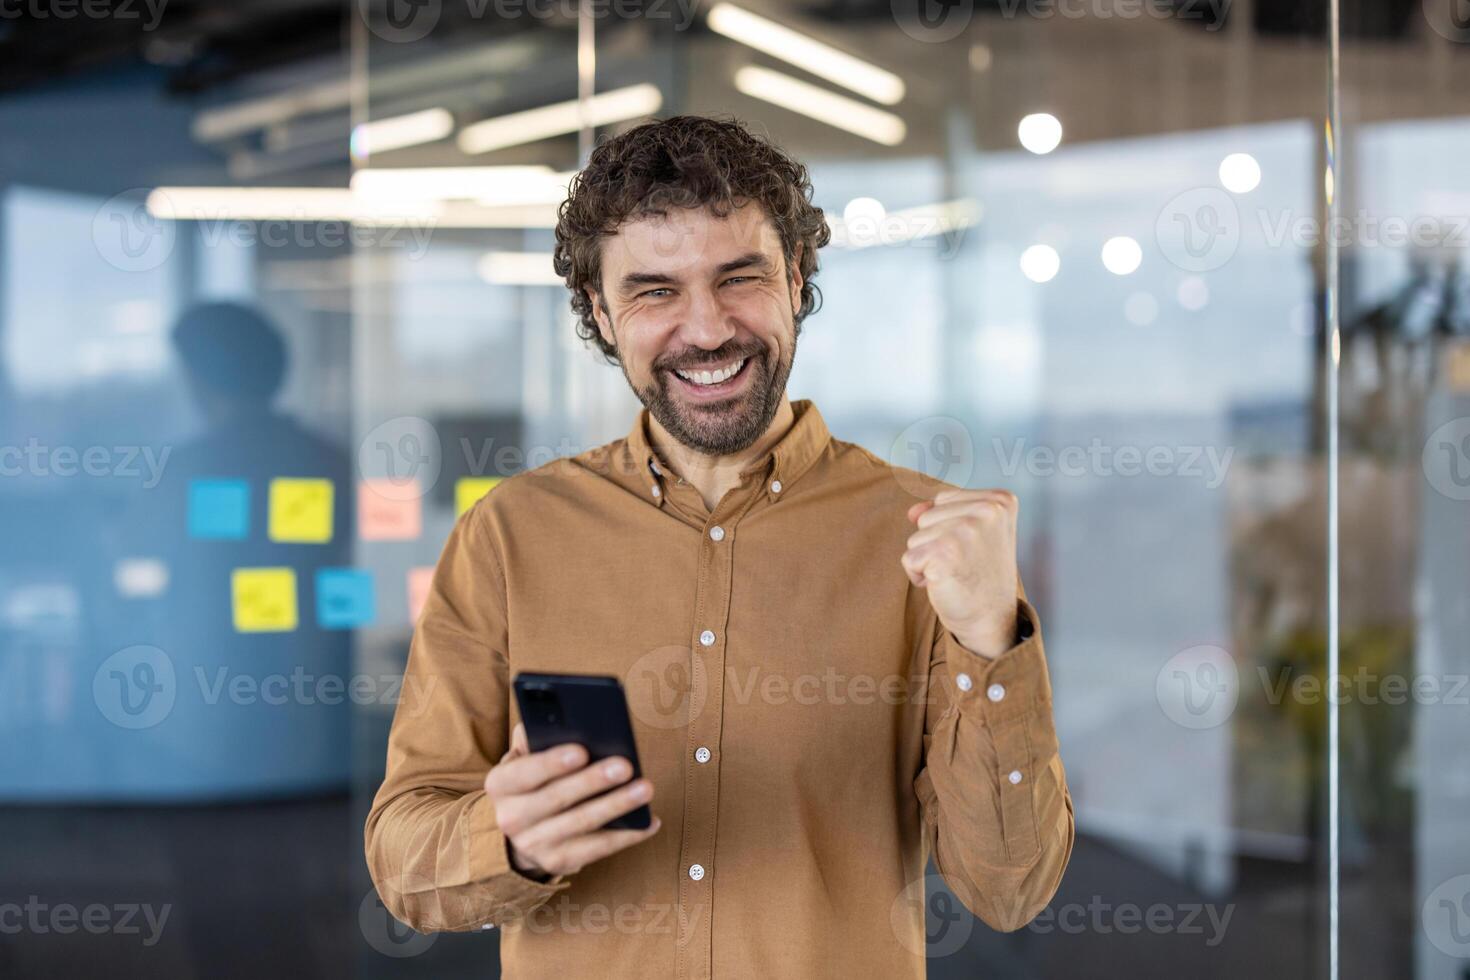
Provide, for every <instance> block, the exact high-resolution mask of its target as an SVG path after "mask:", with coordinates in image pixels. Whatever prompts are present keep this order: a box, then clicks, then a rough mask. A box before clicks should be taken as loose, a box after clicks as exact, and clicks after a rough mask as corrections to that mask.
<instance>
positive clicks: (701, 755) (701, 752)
mask: <svg viewBox="0 0 1470 980" xmlns="http://www.w3.org/2000/svg"><path fill="white" fill-rule="evenodd" d="M694 761H695V762H698V763H699V764H701V765H703V764H704V763H706V762H708V761H709V749H707V748H705V747H704V746H703V745H701V746H700V747H699V748H697V749H695V750H694Z"/></svg>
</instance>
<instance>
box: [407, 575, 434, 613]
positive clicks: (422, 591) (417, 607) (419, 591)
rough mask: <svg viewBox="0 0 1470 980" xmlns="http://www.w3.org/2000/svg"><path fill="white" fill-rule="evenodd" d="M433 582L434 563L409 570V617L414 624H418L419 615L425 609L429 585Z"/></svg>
mask: <svg viewBox="0 0 1470 980" xmlns="http://www.w3.org/2000/svg"><path fill="white" fill-rule="evenodd" d="M433 584H434V567H433V566H432V565H429V566H426V567H422V568H410V569H409V570H408V618H409V620H410V621H411V622H412V623H414V625H418V621H419V616H420V614H422V613H423V611H424V603H425V602H428V601H429V587H430V586H431V585H433Z"/></svg>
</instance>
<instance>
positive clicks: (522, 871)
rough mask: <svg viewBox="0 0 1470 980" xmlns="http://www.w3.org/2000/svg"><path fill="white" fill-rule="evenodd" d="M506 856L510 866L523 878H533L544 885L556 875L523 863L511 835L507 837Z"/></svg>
mask: <svg viewBox="0 0 1470 980" xmlns="http://www.w3.org/2000/svg"><path fill="white" fill-rule="evenodd" d="M505 857H506V860H508V861H509V862H510V867H511V870H512V871H514V872H515V873H516V874H518V875H520V876H521V877H523V878H529V879H531V880H532V881H534V882H536V883H537V884H540V885H544V884H546V883H547V882H548V881H550V880H551V879H552V878H554V877H555V875H551V874H547V873H546V872H544V871H541V870H538V869H535V868H532V867H530V866H529V865H527V864H525V863H523V862H522V861H521V859H520V855H518V854H517V853H516V848H515V845H514V844H512V843H511V842H510V838H509V837H507V838H506V839H505Z"/></svg>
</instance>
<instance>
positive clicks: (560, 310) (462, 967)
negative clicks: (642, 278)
mask: <svg viewBox="0 0 1470 980" xmlns="http://www.w3.org/2000/svg"><path fill="white" fill-rule="evenodd" d="M1455 13H1456V12H1455V11H1454V10H1453V9H1452V7H1451V5H1450V4H1449V3H1446V4H1445V5H1444V8H1443V9H1441V7H1440V6H1438V5H1436V3H1435V2H1434V0H1426V2H1425V3H1424V4H1419V3H1417V2H1407V0H1406V2H1402V3H1394V4H1388V5H1386V6H1385V5H1379V4H1374V5H1371V6H1370V5H1369V4H1368V3H1367V2H1366V0H1365V2H1363V3H1352V4H1345V5H1344V6H1343V7H1342V9H1341V10H1337V9H1336V7H1335V6H1334V5H1333V4H1330V3H1329V2H1328V0H1290V2H1281V3H1267V2H1264V0H1235V2H1233V3H1232V2H1229V0H1218V2H1217V0H1203V2H1192V0H1148V2H1140V3H1126V2H1123V0H1118V2H1111V0H1082V2H1069V0H1055V2H1053V0H1045V2H1043V0H1014V2H1007V0H995V2H982V3H971V2H968V0H967V2H963V3H952V4H947V5H942V6H937V5H933V4H929V3H927V2H925V0H891V2H867V0H843V2H840V3H838V2H818V0H813V2H808V3H799V4H780V5H776V4H769V3H756V2H749V3H747V2H743V0H742V2H741V3H739V4H731V3H723V2H721V3H709V4H690V3H681V2H672V3H654V2H648V3H630V4H625V5H623V4H599V3H594V2H590V0H585V2H583V3H581V4H580V5H579V4H578V3H570V2H569V3H535V2H532V0H527V2H526V3H515V4H512V3H496V4H477V3H460V2H458V0H443V2H439V0H434V2H429V3H418V4H411V5H410V4H401V3H398V2H397V0H361V2H358V3H354V4H353V5H351V9H350V10H349V11H347V12H346V13H341V12H340V11H339V14H341V23H340V25H338V26H340V32H339V33H340V44H339V46H338V47H336V48H334V49H333V50H331V51H328V52H324V53H320V54H318V55H315V56H313V57H298V58H294V59H290V58H285V59H282V63H280V64H276V63H272V62H271V61H270V60H269V59H265V60H263V61H261V62H259V63H257V64H255V65H254V66H253V67H252V68H251V70H249V71H247V72H243V73H242V74H241V75H240V76H239V77H232V78H226V79H225V80H222V81H219V82H217V83H214V84H211V85H209V86H204V87H201V88H200V89H199V90H198V91H195V92H192V93H187V94H183V95H181V94H180V93H179V92H178V91H177V90H176V87H173V88H171V87H170V83H169V79H168V78H167V77H165V75H164V73H162V72H161V71H160V70H159V68H158V66H157V65H155V66H154V67H151V68H132V69H128V70H122V69H117V70H111V69H109V70H108V71H107V72H105V73H104V72H100V71H96V70H94V71H91V72H89V73H84V74H81V75H76V76H73V77H71V78H70V79H69V80H67V81H65V82H58V83H54V84H50V85H46V86H29V87H17V88H16V89H15V90H14V91H0V133H4V134H5V135H4V136H3V137H0V138H3V140H4V141H5V143H6V144H7V145H6V147H5V148H6V149H7V150H9V149H12V148H13V149H14V151H15V152H6V153H0V452H3V453H4V454H5V455H4V456H0V465H3V466H4V467H5V468H4V470H3V471H0V474H3V478H0V495H3V497H0V522H3V523H4V524H5V531H6V535H5V540H6V541H7V542H8V545H7V548H6V552H5V558H4V560H3V562H0V679H3V683H0V730H3V731H4V733H5V743H6V745H7V746H13V747H14V749H15V750H14V751H10V752H6V753H3V754H0V807H3V809H0V831H3V832H4V839H5V840H6V843H5V844H4V845H0V847H3V853H4V855H5V864H6V867H7V871H8V872H10V873H9V875H7V880H9V881H11V882H12V883H13V886H14V893H15V894H16V895H20V896H22V904H23V903H24V901H25V900H26V899H25V897H26V896H36V904H38V906H39V907H40V908H41V909H42V912H40V913H38V915H40V918H39V919H38V920H37V921H42V922H49V921H51V918H47V917H48V916H51V917H52V918H54V915H53V912H54V910H55V909H57V908H68V907H74V908H77V909H81V908H85V907H87V906H88V905H91V904H101V905H104V906H106V907H107V908H108V909H110V910H115V909H117V908H119V907H121V906H123V905H127V904H133V905H137V906H139V908H140V909H141V910H142V912H148V913H151V916H152V918H151V920H150V918H149V916H148V915H144V914H142V913H141V912H140V914H139V920H138V921H139V923H140V927H141V934H138V933H130V932H125V931H122V930H121V929H120V928H107V929H103V930H100V931H98V932H95V933H94V932H91V931H88V930H75V931H73V932H71V933H65V934H63V933H61V931H60V930H57V929H55V928H48V929H40V930H38V929H35V928H28V929H23V930H22V931H21V932H20V933H19V934H15V933H9V932H6V931H4V930H0V966H4V967H14V968H15V969H16V971H17V972H16V975H17V976H26V975H32V974H35V975H44V974H47V973H56V972H58V971H59V972H63V973H64V972H72V973H79V972H86V971H87V970H88V968H92V969H96V968H97V966H98V965H100V964H107V965H108V967H109V968H110V969H112V970H114V971H116V972H119V973H120V975H124V976H132V975H139V976H144V975H147V976H173V975H191V974H195V973H198V974H207V975H211V976H215V975H223V976H229V975H235V974H238V975H240V976H257V975H260V974H261V973H262V972H265V971H267V970H277V971H289V972H290V973H293V974H301V975H306V976H362V977H389V976H393V977H410V976H412V977H435V978H444V977H458V976H464V977H470V976H474V977H484V976H494V975H498V971H497V970H496V967H495V964H496V962H497V949H496V947H497V942H498V937H497V935H496V933H495V932H494V931H493V930H492V931H487V932H484V933H481V934H475V935H462V934H443V935H433V936H419V935H417V934H414V933H412V932H410V931H408V930H407V929H406V927H404V926H402V925H401V924H399V923H396V922H395V921H393V919H392V918H391V916H389V915H388V913H387V912H386V911H385V910H384V909H383V907H382V905H381V903H380V902H379V901H378V899H377V896H376V893H375V891H374V889H373V887H372V883H371V882H370V881H369V879H368V876H367V871H366V867H365V866H364V864H363V860H362V856H361V855H362V848H361V843H362V840H361V835H362V826H363V822H364V820H365V817H366V814H367V808H368V805H369V804H370V802H371V799H372V796H373V794H374V792H375V791H376V789H377V786H378V784H379V782H380V781H381V779H382V774H383V765H384V749H385V745H386V738H387V732H388V726H389V724H390V722H391V719H392V713H393V708H394V705H395V704H396V702H397V700H398V697H399V695H400V693H401V692H400V678H401V672H402V670H403V667H404V663H405V660H406V657H407V653H408V647H409V641H410V638H411V635H412V628H413V622H414V620H415V618H416V615H417V612H418V607H419V604H420V603H421V602H422V601H423V596H424V594H425V592H426V590H427V586H428V575H429V574H430V572H431V571H432V568H433V565H434V562H435V560H436V558H437V556H438V553H439V549H440V547H441V546H442V544H443V541H444V539H445V537H446V535H447V534H448V532H449V530H450V528H451V527H452V525H453V523H454V521H455V520H456V518H457V517H458V515H459V514H461V513H463V511H464V510H465V509H466V508H467V507H468V506H469V505H470V504H472V503H473V502H474V501H475V500H477V499H478V498H479V497H480V496H481V495H483V494H484V493H486V492H488V490H489V489H490V488H491V487H493V485H494V483H495V481H496V480H497V479H499V478H503V477H505V476H508V475H510V474H513V473H515V472H518V471H520V470H523V469H529V468H534V467H535V466H538V465H540V464H542V463H544V462H546V461H548V460H549V459H552V458H554V457H557V456H563V455H571V454H575V453H578V452H582V451H583V450H585V449H588V448H591V447H594V446H598V445H601V444H603V443H605V442H607V441H609V440H612V439H616V438H619V437H621V436H622V435H624V434H625V433H626V432H627V430H628V427H629V425H630V424H631V422H632V419H633V417H634V414H635V412H636V410H637V409H638V407H639V404H638V402H637V400H636V399H635V398H634V396H633V395H632V393H631V392H630V391H629V389H628V386H627V384H626V381H625V379H624V378H623V376H622V373H621V372H620V371H619V370H618V369H617V367H615V366H610V365H607V364H605V363H603V362H602V360H601V358H600V357H598V356H597V354H596V353H595V352H594V351H592V350H590V349H588V348H587V347H585V346H584V345H583V344H582V343H581V342H580V341H579V340H578V339H577V337H576V335H575V333H574V329H573V320H572V315H571V312H570V310H569V308H568V304H567V294H566V289H565V286H564V285H563V284H562V282H561V280H559V279H558V278H557V277H556V276H555V274H554V272H553V270H552V268H551V261H550V252H551V248H552V242H553V237H552V230H551V229H552V228H553V226H554V223H555V218H556V206H557V204H558V202H559V201H560V200H561V198H562V197H563V195H564V194H565V188H566V182H567V180H568V178H569V177H570V175H571V174H573V173H574V172H575V171H576V170H577V169H578V167H579V166H580V165H581V164H582V163H583V162H584V161H585V160H586V157H587V154H588V152H589V150H590V148H591V146H592V145H594V143H595V142H596V141H597V140H599V139H604V138H606V137H608V136H610V135H613V134H616V133H618V132H621V131H624V130H626V129H628V128H630V127H631V126H633V125H636V124H637V123H638V122H640V121H643V120H645V119H647V118H649V117H650V116H667V115H671V114H675V113H684V112H688V113H700V114H721V115H732V116H734V117H736V118H739V119H741V120H744V121H746V122H747V123H749V124H751V125H752V126H753V127H754V128H755V129H756V130H758V131H759V132H762V133H764V134H767V135H769V136H770V137H772V138H773V139H775V140H776V141H777V142H779V143H780V144H781V145H782V146H783V147H785V148H786V149H787V150H789V151H790V152H792V153H793V154H794V155H796V156H797V157H799V158H800V159H801V160H803V161H804V162H805V163H806V164H807V165H808V166H809V168H810V171H811V176H812V182H813V186H814V188H815V191H814V193H815V198H816V202H817V204H818V205H820V206H821V207H822V208H823V209H824V210H825V211H826V214H827V216H828V220H829V224H830V225H831V228H832V231H833V241H832V244H831V245H830V246H829V247H828V248H827V249H825V250H824V252H823V254H822V258H821V268H820V272H819V274H818V276H817V278H816V282H817V284H818V285H819V287H820V288H821V291H822V295H823V303H822V306H821V309H820V310H819V312H817V313H816V314H814V315H813V316H812V317H811V318H810V319H808V320H807V321H806V322H805V324H804V325H803V328H802V332H801V339H800V344H799V348H798V356H797V358H796V367H795V370H794V372H793V374H792V376H791V380H790V388H789V390H790V393H791V397H792V398H793V399H795V398H810V399H812V400H813V401H814V402H815V403H816V404H817V405H818V406H819V408H820V409H821V412H822V414H823V416H824V418H825V419H826V421H827V423H828V425H829V426H830V427H831V429H832V431H833V433H834V434H835V435H836V436H837V437H838V438H842V439H846V440H849V441H852V442H855V443H858V444H860V445H862V446H865V447H866V448H868V449H870V450H871V451H873V452H874V453H876V454H877V455H879V456H880V457H883V458H885V459H888V460H890V461H891V462H893V463H894V464H896V465H900V466H906V467H911V468H914V469H920V470H924V471H926V472H929V473H931V474H933V475H935V476H939V477H941V478H943V479H945V480H948V481H950V482H954V483H959V484H963V485H967V486H971V487H985V486H1003V487H1006V488H1008V489H1010V490H1013V491H1014V492H1016V493H1017V494H1018V496H1019V497H1020V500H1021V521H1022V527H1021V530H1022V536H1021V556H1020V557H1021V571H1022V578H1023V580H1024V582H1025V587H1026V591H1027V593H1028V596H1029V597H1030V598H1031V600H1032V602H1033V603H1034V604H1035V606H1036V607H1037V609H1038V610H1039V612H1040V615H1041V618H1042V626H1043V630H1044V632H1045V636H1046V646H1047V654H1048V662H1049V665H1050V670H1051V677H1052V682H1053V686H1054V694H1055V710H1056V716H1057V722H1058V727H1059V735H1060V741H1061V754H1062V759H1063V762H1064V764H1065V765H1066V768H1067V773H1068V777H1069V783H1070V786H1071V791H1072V794H1073V799H1074V803H1075V805H1076V816H1077V832H1078V836H1077V842H1076V847H1075V850H1074V853H1073V857H1072V862H1071V865H1070V867H1069V870H1068V872H1067V875H1066V877H1065V879H1064V881H1063V883H1062V887H1061V890H1060V891H1059V893H1058V894H1057V896H1056V897H1055V899H1054V900H1053V902H1052V903H1051V906H1050V907H1049V908H1048V909H1047V910H1046V911H1045V912H1044V913H1042V915H1041V916H1040V917H1039V918H1038V919H1037V920H1036V921H1034V922H1033V923H1031V924H1030V925H1028V926H1026V927H1024V928H1022V929H1020V930H1018V931H1017V932H1014V933H1010V934H998V933H995V932H992V931H991V930H989V929H988V928H987V927H985V926H984V925H983V924H981V923H979V922H978V921H976V920H974V919H972V918H971V917H970V916H968V915H967V914H965V913H964V912H963V910H962V909H961V907H960V906H959V904H958V902H957V900H956V899H955V898H954V897H953V896H952V895H950V894H949V893H948V892H946V891H945V890H944V886H943V883H942V881H941V879H940V878H939V876H938V875H937V874H932V873H931V874H930V875H928V876H927V877H926V878H925V879H924V880H923V881H922V883H919V885H918V887H919V888H921V889H922V890H923V891H922V894H924V899H925V903H926V908H927V911H928V916H929V946H928V951H927V952H928V957H929V971H930V975H931V976H933V977H936V978H943V977H972V976H994V977H1028V978H1029V977H1089V976H1097V977H1113V976H1125V975H1128V976H1143V977H1152V976H1181V975H1187V976H1194V977H1222V978H1224V977H1231V978H1233V977H1238V976H1242V975H1251V974H1252V973H1255V974H1260V975H1268V976H1277V975H1280V976H1304V977H1329V976H1331V977H1334V978H1335V977H1337V976H1343V977H1395V978H1397V977H1403V976H1413V977H1415V978H1419V980H1449V978H1451V977H1459V976H1462V975H1464V971H1465V970H1466V964H1467V963H1470V938H1467V937H1470V831H1467V830H1466V826H1467V825H1466V823H1465V821H1464V819H1463V813H1464V809H1465V799H1466V795H1467V794H1470V767H1467V766H1466V765H1465V762H1464V759H1463V758H1462V755H1463V753H1461V752H1458V751H1457V749H1458V747H1459V746H1462V745H1463V744H1464V743H1465V740H1466V738H1467V736H1470V730H1467V725H1470V722H1467V719H1470V712H1467V711H1466V710H1465V706H1466V698H1467V697H1470V690H1467V689H1466V688H1465V678H1466V677H1467V676H1470V664H1467V662H1466V654H1465V649H1464V648H1465V644H1464V642H1463V640H1462V639H1461V638H1462V637H1463V636H1464V635H1465V633H1466V631H1467V628H1470V600H1467V598H1466V590H1465V587H1464V582H1465V579H1466V574H1467V571H1470V569H1467V568H1466V556H1467V555H1470V548H1467V545H1470V517H1467V510H1466V506H1467V505H1466V501H1467V500H1470V421H1467V417H1470V411H1467V409H1470V347H1467V346H1466V344H1467V341H1466V337H1467V336H1470V285H1467V280H1466V278H1465V276H1466V273H1467V270H1466V269H1465V267H1464V262H1463V260H1464V256H1465V251H1464V249H1465V247H1466V244H1467V241H1470V230H1467V228H1470V217H1467V215H1470V196H1467V190H1466V184H1465V181H1464V179H1463V177H1462V176H1461V175H1462V174H1463V173H1464V171H1465V166H1464V163H1463V161H1464V160H1465V159H1467V158H1470V136H1467V134H1470V127H1467V125H1466V119H1465V116H1466V113H1467V107H1466V104H1465V96H1464V94H1463V93H1464V92H1466V91H1467V90H1470V89H1467V87H1466V85H1465V84H1464V83H1465V82H1466V81H1467V79H1466V77H1465V75H1466V72H1467V71H1470V67H1467V65H1470V62H1467V57H1470V55H1467V50H1470V48H1467V43H1466V42H1470V33H1467V31H1466V24H1465V23H1464V21H1463V18H1461V19H1459V20H1457V19H1456V18H1455ZM3 43H5V40H4V36H3V35H0V44H3ZM1339 52H1340V57H1339V54H1338V53H1339ZM58 120H65V125H64V126H63V125H62V124H61V123H60V122H59V121H58ZM98 147H102V148H104V149H103V150H102V151H101V152H100V159H101V162H102V163H103V164H104V165H102V166H99V165H98V161H99V150H98ZM1339 327H1340V329H1339ZM89 460H90V462H89ZM1334 666H1335V667H1336V671H1335V672H1334ZM931 872H932V868H931ZM909 897H911V896H909ZM0 899H3V896H0ZM905 899H906V896H905V895H895V896H893V900H894V901H895V902H901V901H904V900H905ZM4 900H8V899H4ZM27 914H29V913H27ZM0 921H3V920H0ZM150 921H151V922H153V923H154V926H153V927H152V928H151V932H150V926H149V925H148V922H150ZM150 937H151V938H152V939H153V941H152V942H147V943H145V942H144V940H145V939H148V938H150ZM28 971H29V972H28Z"/></svg>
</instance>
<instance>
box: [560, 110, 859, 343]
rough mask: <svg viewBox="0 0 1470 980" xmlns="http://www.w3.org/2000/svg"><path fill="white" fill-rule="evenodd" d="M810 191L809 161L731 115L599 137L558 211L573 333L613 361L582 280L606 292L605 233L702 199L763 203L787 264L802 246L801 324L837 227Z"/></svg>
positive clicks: (718, 206) (713, 205)
mask: <svg viewBox="0 0 1470 980" xmlns="http://www.w3.org/2000/svg"><path fill="white" fill-rule="evenodd" d="M811 198H812V184H811V179H810V178H809V177H808V176H807V170H806V167H804V166H803V165H802V164H801V163H799V162H798V161H796V160H794V159H792V158H791V157H790V156H788V155H787V154H786V153H784V152H782V151H781V150H780V149H779V148H777V147H776V146H775V145H774V144H772V143H771V142H769V141H768V140H765V139H762V138H760V137H758V136H756V135H755V134H753V133H751V132H750V130H749V129H747V128H746V126H745V124H743V123H741V122H739V121H737V120H735V119H733V118H732V119H715V118H710V117H707V116H671V117H670V118H668V119H660V120H655V121H653V122H649V123H644V124H643V125H641V126H637V127H635V128H633V129H630V130H629V131H628V132H626V133H623V134H622V135H620V136H617V137H614V138H613V139H610V140H608V141H607V142H605V143H602V144H601V145H599V146H598V147H597V148H596V149H594V150H593V151H592V155H591V158H590V159H589V160H588V162H587V166H586V167H585V168H583V170H582V171H581V172H580V173H579V174H577V176H576V177H575V178H574V179H573V180H572V184H571V187H570V193H569V194H568V195H567V199H566V200H565V201H563V202H562V204H561V207H560V208H559V209H558V212H557V223H556V248H555V250H554V251H553V253H552V264H553V266H554V267H555V269H556V273H557V275H559V276H561V277H562V278H563V279H565V280H566V284H567V288H568V289H570V290H571V292H572V312H574V313H576V314H577V317H578V323H577V335H578V336H579V337H581V338H582V339H583V340H584V341H590V342H592V343H595V344H596V345H597V346H598V347H599V348H601V350H602V354H603V356H604V357H605V358H607V360H608V361H610V362H612V363H614V364H616V363H617V351H616V348H615V347H614V346H613V345H612V344H609V343H608V342H607V341H605V340H603V338H602V334H601V333H600V332H599V331H598V329H597V320H596V318H595V317H594V316H593V314H592V300H591V298H590V297H588V295H587V291H586V288H585V287H587V286H591V287H592V288H593V289H594V290H596V291H597V294H598V296H599V297H601V296H602V295H603V292H602V250H601V246H602V239H603V238H605V237H608V236H610V235H613V234H615V233H616V232H617V229H618V227H619V226H620V225H622V223H623V222H624V221H626V220H628V219H629V218H637V217H643V216H646V215H664V214H666V213H667V211H668V209H669V208H674V207H678V208H695V207H703V208H707V209H709V210H710V212H711V213H712V214H714V215H716V216H717V217H724V216H725V215H727V214H729V213H730V211H731V210H733V209H734V208H736V207H739V206H741V205H744V204H746V203H749V202H754V203H756V204H759V205H760V206H761V207H762V208H763V209H764V211H765V213H766V215H767V216H768V217H769V218H770V220H771V222H772V224H774V225H775V227H776V233H777V234H778V235H779V236H780V239H781V249H782V251H783V252H784V253H785V255H786V266H787V268H788V269H790V268H791V265H792V257H793V256H798V255H799V256H800V258H799V260H798V262H799V268H800V270H801V277H802V287H801V305H800V307H799V308H798V309H797V311H796V323H797V325H798V326H799V325H800V324H801V321H802V320H804V319H806V317H807V316H808V315H809V314H811V313H812V312H813V311H815V310H816V309H817V308H818V306H819V305H820V302H821V292H820V291H819V290H818V289H817V287H816V285H815V284H814V283H813V282H812V277H813V276H815V275H816V273H817V250H818V249H820V248H821V247H822V246H824V245H826V244H827V243H828V242H829V241H830V240H831V237H832V233H831V230H830V229H829V228H828V227H827V219H826V217H825V216H824V215H823V213H822V209H821V208H819V207H816V206H815V205H813V204H812V200H811ZM604 308H605V307H604Z"/></svg>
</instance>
